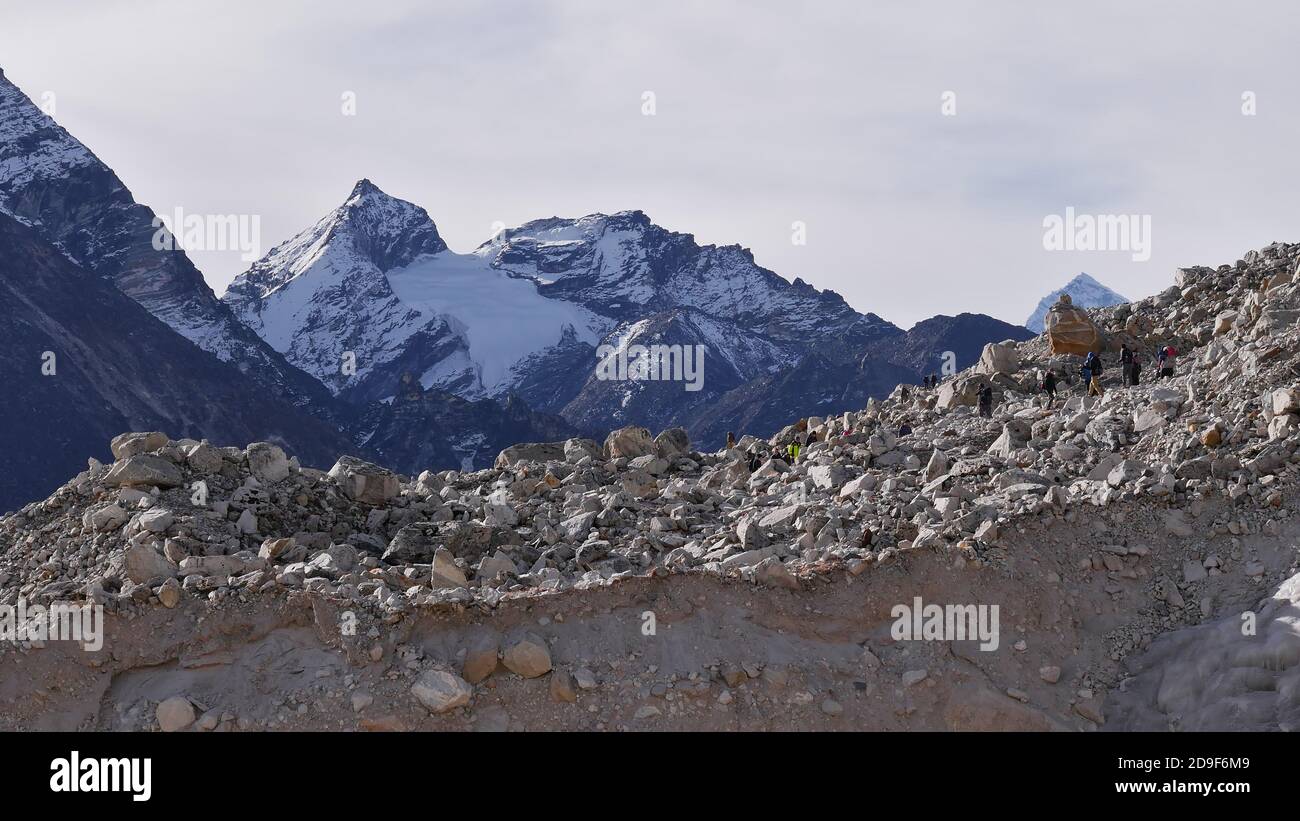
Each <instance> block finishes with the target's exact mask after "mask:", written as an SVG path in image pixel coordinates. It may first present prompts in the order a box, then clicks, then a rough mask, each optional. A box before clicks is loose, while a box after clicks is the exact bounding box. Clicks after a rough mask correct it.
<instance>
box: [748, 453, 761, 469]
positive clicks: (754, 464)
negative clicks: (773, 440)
mask: <svg viewBox="0 0 1300 821" xmlns="http://www.w3.org/2000/svg"><path fill="white" fill-rule="evenodd" d="M759 466H760V463H759V456H758V448H757V447H752V448H750V449H749V472H750V473H753V472H754V471H756V470H758V468H759Z"/></svg>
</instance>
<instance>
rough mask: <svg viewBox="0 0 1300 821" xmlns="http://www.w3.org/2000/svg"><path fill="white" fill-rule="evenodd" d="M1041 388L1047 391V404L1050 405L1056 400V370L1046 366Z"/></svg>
mask: <svg viewBox="0 0 1300 821" xmlns="http://www.w3.org/2000/svg"><path fill="white" fill-rule="evenodd" d="M1043 390H1044V391H1046V392H1047V405H1048V407H1051V405H1052V403H1053V402H1055V401H1056V372H1055V371H1053V370H1052V369H1051V368H1048V369H1047V373H1045V374H1043Z"/></svg>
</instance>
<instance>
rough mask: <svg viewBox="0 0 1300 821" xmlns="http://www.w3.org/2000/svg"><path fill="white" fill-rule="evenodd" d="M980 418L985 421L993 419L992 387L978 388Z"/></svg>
mask: <svg viewBox="0 0 1300 821" xmlns="http://www.w3.org/2000/svg"><path fill="white" fill-rule="evenodd" d="M980 416H983V417H984V418H985V419H991V418H993V386H992V385H985V386H984V387H982V388H980Z"/></svg>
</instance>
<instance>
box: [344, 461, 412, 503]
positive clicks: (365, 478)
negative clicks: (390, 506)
mask: <svg viewBox="0 0 1300 821" xmlns="http://www.w3.org/2000/svg"><path fill="white" fill-rule="evenodd" d="M329 475H330V478H332V479H333V480H334V481H335V482H337V483H338V486H339V487H340V488H341V489H342V490H343V493H344V494H345V495H346V496H347V497H348V498H349V499H352V500H353V501H356V502H361V503H362V504H367V505H382V504H384V503H386V502H388V501H389V500H390V499H394V498H396V497H397V495H398V494H399V493H400V492H401V490H402V488H401V484H400V483H399V482H398V480H397V476H396V475H395V474H394V473H393V472H392V471H391V470H386V469H384V468H381V467H380V466H379V465H373V464H371V463H370V462H367V461H365V460H364V459H358V458H356V457H355V456H341V457H339V460H338V461H337V462H335V463H334V467H332V468H330V472H329Z"/></svg>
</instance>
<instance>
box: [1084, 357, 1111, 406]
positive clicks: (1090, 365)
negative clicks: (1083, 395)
mask: <svg viewBox="0 0 1300 821" xmlns="http://www.w3.org/2000/svg"><path fill="white" fill-rule="evenodd" d="M1102 367H1103V366H1102V362H1101V357H1100V356H1098V355H1097V352H1096V351H1089V352H1088V357H1087V359H1085V360H1083V370H1081V371H1080V373H1083V372H1084V371H1087V374H1086V376H1084V380H1085V381H1086V382H1087V383H1088V395H1089V396H1101V395H1102V394H1104V393H1105V392H1106V391H1105V390H1104V389H1103V388H1102V387H1101V371H1102Z"/></svg>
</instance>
